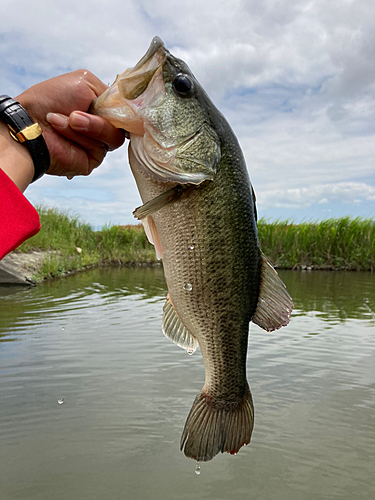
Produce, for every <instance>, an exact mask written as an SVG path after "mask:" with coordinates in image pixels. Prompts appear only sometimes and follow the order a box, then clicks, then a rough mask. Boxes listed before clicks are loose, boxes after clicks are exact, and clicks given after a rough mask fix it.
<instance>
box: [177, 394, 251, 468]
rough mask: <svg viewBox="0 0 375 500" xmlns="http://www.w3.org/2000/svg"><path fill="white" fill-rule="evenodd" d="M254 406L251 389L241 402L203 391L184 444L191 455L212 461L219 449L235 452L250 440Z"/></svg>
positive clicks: (195, 405)
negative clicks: (217, 398) (221, 399)
mask: <svg viewBox="0 0 375 500" xmlns="http://www.w3.org/2000/svg"><path fill="white" fill-rule="evenodd" d="M253 426H254V407H253V401H252V397H251V393H250V390H249V389H247V392H246V394H245V395H244V397H243V398H242V399H241V400H239V401H238V402H232V401H231V402H226V401H215V399H213V398H212V397H210V396H209V395H208V394H206V393H205V392H204V391H202V392H201V393H200V394H198V396H197V397H196V398H195V401H194V403H193V406H192V408H191V410H190V413H189V415H188V417H187V419H186V423H185V428H184V431H183V433H182V436H181V443H180V447H181V450H182V449H183V450H184V453H185V455H186V456H187V457H189V458H193V459H194V460H197V461H198V462H208V461H209V460H212V459H213V458H214V456H215V455H217V454H218V453H220V452H221V453H224V452H227V453H230V454H232V455H235V454H236V453H237V452H238V451H239V450H240V448H241V447H242V446H243V445H245V444H249V443H250V439H251V434H252V431H253Z"/></svg>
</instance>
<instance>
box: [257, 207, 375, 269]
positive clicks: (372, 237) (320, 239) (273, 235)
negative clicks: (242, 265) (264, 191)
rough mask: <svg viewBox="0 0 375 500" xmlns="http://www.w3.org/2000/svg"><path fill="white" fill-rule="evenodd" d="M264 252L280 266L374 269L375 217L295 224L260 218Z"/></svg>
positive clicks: (259, 225)
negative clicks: (270, 221) (271, 221)
mask: <svg viewBox="0 0 375 500" xmlns="http://www.w3.org/2000/svg"><path fill="white" fill-rule="evenodd" d="M258 232H259V241H260V244H261V248H262V250H263V252H264V253H265V254H266V255H267V257H268V258H269V259H270V260H271V262H272V263H273V264H274V265H275V266H276V267H280V268H286V269H296V268H297V269H298V268H309V267H310V268H314V269H345V270H353V271H354V270H355V271H373V270H374V269H375V220H374V219H362V218H356V219H352V218H350V217H342V218H339V219H328V220H325V221H320V222H305V223H302V224H293V223H290V222H273V223H268V222H267V221H264V220H261V221H259V223H258Z"/></svg>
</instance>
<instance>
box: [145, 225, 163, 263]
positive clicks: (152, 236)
mask: <svg viewBox="0 0 375 500" xmlns="http://www.w3.org/2000/svg"><path fill="white" fill-rule="evenodd" d="M142 224H143V227H144V230H145V233H146V236H147V239H148V241H149V242H150V243H151V245H154V247H155V253H156V258H157V259H158V260H160V259H162V258H163V252H162V248H161V243H160V238H159V233H158V230H157V229H156V226H155V222H154V219H153V218H152V217H151V215H149V216H148V217H145V218H144V219H142Z"/></svg>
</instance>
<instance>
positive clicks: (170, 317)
mask: <svg viewBox="0 0 375 500" xmlns="http://www.w3.org/2000/svg"><path fill="white" fill-rule="evenodd" d="M163 333H164V335H165V336H166V337H167V338H168V339H170V340H171V341H172V342H174V343H175V344H177V345H178V346H179V347H182V348H183V349H186V350H187V352H188V353H189V354H193V352H195V351H196V349H197V347H198V341H197V339H196V338H195V337H194V336H193V335H192V334H191V333H190V332H189V330H188V329H187V328H186V327H185V325H184V324H183V323H182V321H181V320H180V318H179V317H178V314H177V312H176V310H175V308H174V306H173V304H172V302H171V300H170V297H169V294H168V296H167V300H166V302H165V305H164V308H163Z"/></svg>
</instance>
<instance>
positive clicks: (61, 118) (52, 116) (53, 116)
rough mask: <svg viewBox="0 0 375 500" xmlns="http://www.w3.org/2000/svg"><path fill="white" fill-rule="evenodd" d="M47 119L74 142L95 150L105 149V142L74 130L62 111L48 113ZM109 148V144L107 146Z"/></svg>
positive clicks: (60, 132)
mask: <svg viewBox="0 0 375 500" xmlns="http://www.w3.org/2000/svg"><path fill="white" fill-rule="evenodd" d="M47 121H48V122H49V123H50V124H51V125H52V127H53V128H54V129H55V130H56V131H57V132H59V134H61V135H63V136H64V137H66V138H67V139H70V140H71V141H72V142H73V143H76V144H78V145H79V146H81V147H82V148H84V149H87V150H93V149H95V148H98V149H100V150H103V148H104V144H103V142H101V141H99V140H96V139H94V138H91V137H88V136H87V135H84V134H81V133H80V132H78V131H76V130H73V129H72V127H71V126H70V123H69V118H68V117H67V116H65V115H62V114H60V113H48V115H47ZM107 150H108V146H107Z"/></svg>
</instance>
